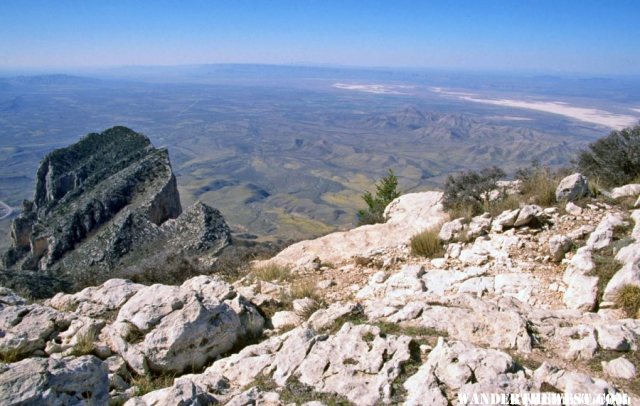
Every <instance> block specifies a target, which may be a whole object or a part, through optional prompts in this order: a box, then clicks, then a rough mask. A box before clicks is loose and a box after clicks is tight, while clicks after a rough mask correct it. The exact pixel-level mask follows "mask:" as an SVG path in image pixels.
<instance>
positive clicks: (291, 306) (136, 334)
mask: <svg viewBox="0 0 640 406" xmlns="http://www.w3.org/2000/svg"><path fill="white" fill-rule="evenodd" d="M575 178H576V179H578V180H579V179H581V178H580V177H575ZM567 188H570V187H569V186H568V185H566V184H564V185H563V189H561V191H562V190H567ZM628 189H633V188H628ZM562 193H564V192H562ZM630 193H631V192H630ZM634 193H635V192H634ZM577 195H579V193H578V194H577ZM577 195H572V194H569V195H568V196H571V198H578V197H576V196H577ZM636 198H637V196H635V194H632V195H629V196H626V197H625V198H624V199H632V200H633V201H635V200H636ZM627 202H628V200H624V201H622V202H616V201H612V200H602V199H590V198H587V197H584V196H583V197H581V198H580V200H578V201H575V202H569V203H566V202H563V203H562V204H561V205H559V207H547V208H543V207H539V206H537V205H534V204H526V203H523V204H522V205H521V206H520V207H518V208H515V209H512V210H506V211H504V212H502V213H499V214H496V215H491V214H489V213H485V214H483V215H481V216H477V217H474V218H472V219H470V220H464V219H453V220H451V219H448V218H447V215H446V214H445V213H444V212H443V211H442V208H441V205H440V199H439V194H438V193H435V192H428V193H423V194H420V193H418V194H412V195H406V196H402V197H400V198H399V199H397V200H396V201H394V203H392V205H391V206H390V209H389V211H388V215H389V222H388V223H387V224H386V225H380V226H373V227H372V226H364V227H360V228H358V229H354V230H352V231H349V232H346V233H338V234H334V235H329V236H325V237H323V238H321V239H318V240H314V241H309V242H305V243H304V244H297V245H294V246H292V247H291V248H289V249H287V250H285V251H283V253H281V254H280V255H278V256H277V257H276V258H275V259H273V260H272V261H267V262H261V263H257V264H255V268H254V269H253V270H252V271H251V272H250V273H249V274H247V275H246V276H245V277H243V278H241V279H240V280H238V281H236V282H234V283H233V284H231V283H228V282H224V281H222V280H221V279H219V278H217V277H212V276H198V277H196V278H193V279H190V280H188V281H186V282H184V283H183V284H181V285H180V286H168V285H159V284H157V285H152V286H143V285H139V284H135V283H132V282H130V281H127V280H124V279H112V280H109V281H107V282H105V283H103V284H102V285H100V286H97V287H91V288H87V289H84V290H82V291H80V292H78V293H75V294H58V295H56V296H55V297H53V298H51V299H50V300H47V301H45V302H41V303H38V304H28V303H27V302H26V300H25V299H23V298H21V297H20V296H18V295H16V294H15V293H14V292H12V291H10V290H8V289H3V290H0V306H1V307H0V332H2V334H0V356H1V357H2V359H3V360H4V362H5V363H4V364H0V403H18V404H42V403H45V404H47V403H49V404H56V402H57V403H58V404H59V403H69V404H107V403H110V404H114V405H115V404H122V403H125V404H126V405H129V406H133V405H140V406H147V405H148V406H150V405H154V406H160V405H167V406H169V405H207V404H227V405H256V404H259V405H290V404H299V405H310V406H311V405H323V404H324V405H331V404H355V405H378V404H405V405H443V406H444V405H449V404H458V399H459V397H460V396H468V398H469V399H473V395H474V394H475V395H479V394H491V393H517V394H520V393H537V392H544V393H552V394H558V393H574V394H575V393H588V394H591V395H593V396H599V395H601V396H603V399H604V396H609V397H613V399H618V400H619V401H624V400H625V399H627V400H628V401H629V402H630V403H629V404H635V403H636V402H638V401H640V386H638V382H640V380H639V379H638V370H637V369H638V368H640V357H639V356H638V346H639V345H640V320H639V319H638V316H639V315H638V314H629V313H628V310H627V309H623V308H621V307H620V306H619V304H618V303H617V300H616V298H617V297H618V294H619V292H620V291H621V290H622V289H623V288H624V287H625V286H635V287H637V286H640V270H639V269H640V268H638V266H639V264H640V257H639V256H638V252H640V247H639V244H640V226H638V224H640V210H638V209H633V208H630V206H628V205H627V204H628V203H627ZM410 203H411V204H410ZM414 203H421V204H417V205H415V206H414ZM631 206H633V203H631ZM400 208H401V210H400ZM425 216H428V217H425ZM416 224H418V225H420V224H422V225H424V226H425V227H430V228H431V227H434V225H437V227H438V228H437V230H436V231H437V232H438V233H439V239H440V241H441V242H442V244H443V245H444V246H445V249H444V250H443V254H442V255H441V256H440V257H437V258H425V257H418V256H415V255H412V254H411V252H410V249H409V246H408V242H409V240H410V237H411V235H408V236H407V235H404V234H403V235H402V237H401V239H399V240H397V241H396V243H395V244H393V241H392V240H391V238H389V239H387V238H385V237H387V236H390V235H391V236H392V235H393V234H392V233H393V232H398V233H399V231H398V230H405V231H406V232H409V233H411V232H417V231H419V230H414V229H413V228H412V227H413V226H414V225H416ZM175 226H176V227H178V225H175ZM417 228H418V229H419V228H421V227H420V226H418V227H417ZM382 230H386V232H384V231H382ZM359 236H366V237H368V238H371V239H370V240H369V241H378V243H379V245H377V246H376V245H372V244H373V243H371V244H356V243H352V242H354V241H356V240H357V237H359ZM396 236H397V235H396ZM393 238H396V237H393ZM397 238H400V237H397ZM344 242H347V243H348V244H347V245H346V246H345V252H348V253H349V255H350V256H349V255H346V254H342V255H339V254H337V253H339V252H340V247H341V243H344ZM295 252H299V253H302V254H304V255H303V256H301V257H299V258H298V257H297V256H296V255H294V253H295ZM330 261H333V262H330ZM625 396H626V397H627V398H625Z"/></svg>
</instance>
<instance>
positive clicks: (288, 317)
mask: <svg viewBox="0 0 640 406" xmlns="http://www.w3.org/2000/svg"><path fill="white" fill-rule="evenodd" d="M300 323H302V320H300V316H298V315H297V314H296V313H295V312H291V311H280V312H276V313H275V314H274V315H273V316H271V324H272V325H273V328H274V329H276V330H280V329H282V328H283V327H291V326H298V325H299V324H300Z"/></svg>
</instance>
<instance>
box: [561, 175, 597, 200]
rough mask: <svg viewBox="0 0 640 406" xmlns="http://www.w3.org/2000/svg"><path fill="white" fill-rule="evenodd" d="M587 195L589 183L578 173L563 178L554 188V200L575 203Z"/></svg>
mask: <svg viewBox="0 0 640 406" xmlns="http://www.w3.org/2000/svg"><path fill="white" fill-rule="evenodd" d="M588 195H589V182H588V180H587V178H586V177H584V176H583V175H582V174H580V173H574V174H573V175H569V176H567V177H565V178H563V179H562V180H561V181H560V183H559V184H558V187H557V188H556V200H558V201H561V200H568V201H575V200H578V199H580V198H581V197H584V196H588Z"/></svg>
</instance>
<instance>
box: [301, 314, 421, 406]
mask: <svg viewBox="0 0 640 406" xmlns="http://www.w3.org/2000/svg"><path fill="white" fill-rule="evenodd" d="M410 342H411V338H410V337H406V336H399V337H398V336H391V335H387V336H385V337H381V336H380V329H379V328H378V327H375V326H368V325H357V326H354V325H352V324H350V323H346V324H344V325H343V326H342V328H341V329H340V330H339V331H338V333H336V334H335V335H333V336H331V337H329V338H328V339H327V340H324V341H319V342H317V343H316V344H315V345H314V346H313V347H312V348H311V350H310V351H309V354H308V355H307V356H306V357H305V359H304V361H302V363H300V366H299V367H298V369H297V370H296V372H295V376H297V378H298V379H299V381H300V382H302V383H303V384H306V385H309V386H311V387H313V388H314V389H315V390H316V391H318V392H329V393H337V394H339V395H342V396H345V397H346V398H348V399H349V400H350V401H352V402H354V403H357V404H360V405H375V404H378V402H380V401H383V402H388V401H389V397H390V395H391V390H392V388H391V385H392V383H393V381H394V380H395V378H397V377H398V375H400V373H401V368H402V365H403V364H404V363H406V362H407V361H409V359H410V358H411V354H410V350H409V344H410ZM372 376H375V378H373V379H372Z"/></svg>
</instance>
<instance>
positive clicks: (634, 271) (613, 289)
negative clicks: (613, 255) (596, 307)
mask: <svg viewBox="0 0 640 406" xmlns="http://www.w3.org/2000/svg"><path fill="white" fill-rule="evenodd" d="M624 285H636V286H640V261H630V262H627V263H625V264H624V265H623V266H622V268H620V270H619V271H618V272H616V273H615V274H614V275H613V277H612V278H611V280H609V283H607V286H606V287H605V289H604V294H603V295H602V298H603V300H605V301H607V302H613V301H615V299H616V295H617V293H618V291H619V290H620V289H621V288H622V287H623V286H624Z"/></svg>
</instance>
